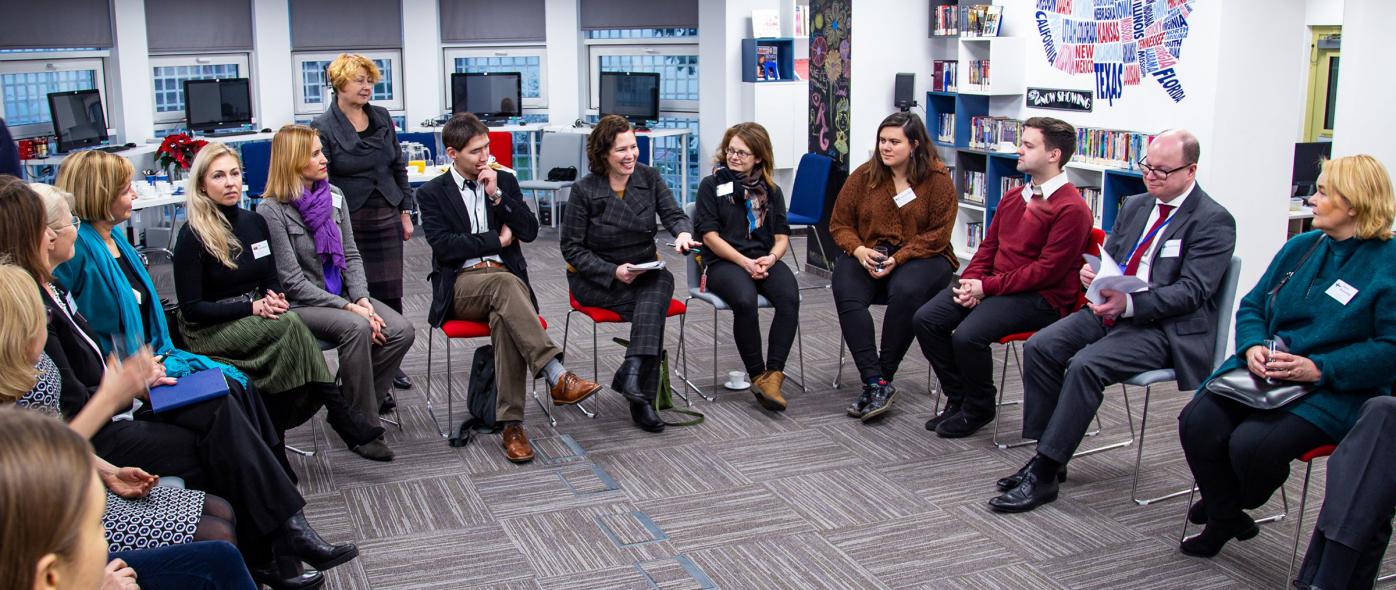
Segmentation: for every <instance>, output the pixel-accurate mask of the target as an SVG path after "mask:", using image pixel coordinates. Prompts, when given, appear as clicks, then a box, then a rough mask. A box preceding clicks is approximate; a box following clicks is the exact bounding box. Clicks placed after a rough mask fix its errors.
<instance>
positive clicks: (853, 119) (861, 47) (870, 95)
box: [848, 0, 942, 171]
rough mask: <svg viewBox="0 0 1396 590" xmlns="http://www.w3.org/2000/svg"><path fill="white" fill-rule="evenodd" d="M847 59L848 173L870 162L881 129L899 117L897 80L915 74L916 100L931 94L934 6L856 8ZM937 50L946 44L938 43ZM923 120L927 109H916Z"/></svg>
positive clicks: (861, 3)
mask: <svg viewBox="0 0 1396 590" xmlns="http://www.w3.org/2000/svg"><path fill="white" fill-rule="evenodd" d="M852 4H853V12H852V15H851V16H852V20H853V22H852V23H851V26H852V27H853V35H852V37H851V40H852V46H851V51H852V55H850V56H849V70H850V73H849V79H848V87H849V88H848V93H849V97H848V98H849V119H848V127H849V128H848V134H849V138H848V167H849V170H850V171H852V169H854V168H857V167H858V166H860V165H862V164H863V162H866V161H867V160H868V158H869V157H870V154H871V153H872V150H873V148H874V147H875V146H876V145H877V125H878V123H881V122H882V120H883V119H885V118H887V115H890V114H892V113H894V112H896V110H897V109H896V108H895V107H893V106H892V98H893V94H894V86H895V84H896V78H897V74H898V73H900V72H912V73H915V74H916V85H915V89H916V90H915V92H914V93H913V96H914V97H915V99H916V101H917V102H918V103H922V102H925V100H926V92H927V91H929V90H930V89H931V57H930V56H931V55H932V53H931V44H932V41H931V39H930V37H928V36H927V32H928V31H927V26H928V24H927V23H929V22H930V13H931V8H930V3H928V2H906V1H905V0H857V1H856V2H853V3H852ZM936 43H937V44H939V43H942V42H940V41H937V42H936ZM913 111H914V112H915V113H916V114H917V115H919V116H921V117H922V118H923V119H924V118H925V116H926V111H925V105H922V106H920V107H917V108H915V109H913Z"/></svg>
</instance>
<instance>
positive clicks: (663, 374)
mask: <svg viewBox="0 0 1396 590" xmlns="http://www.w3.org/2000/svg"><path fill="white" fill-rule="evenodd" d="M612 340H614V341H615V343H616V344H619V345H621V346H630V341H629V340H626V339H624V338H612ZM654 409H655V411H659V412H662V411H664V410H672V411H674V412H678V413H680V414H687V415H689V416H693V418H692V419H690V420H684V421H682V422H670V421H668V420H665V421H664V425H665V426H694V425H696V424H702V423H703V419H704V418H705V416H703V413H702V412H696V411H694V410H686V409H682V408H677V407H674V390H673V388H672V387H671V386H670V380H669V351H667V350H661V351H659V391H658V393H657V394H656V395H655V396H654ZM661 417H662V416H661Z"/></svg>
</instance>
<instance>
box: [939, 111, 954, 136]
mask: <svg viewBox="0 0 1396 590" xmlns="http://www.w3.org/2000/svg"><path fill="white" fill-rule="evenodd" d="M937 117H938V119H939V120H938V121H937V122H936V141H939V142H941V143H955V113H940V114H939V115H937Z"/></svg>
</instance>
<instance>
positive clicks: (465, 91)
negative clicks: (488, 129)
mask: <svg viewBox="0 0 1396 590" xmlns="http://www.w3.org/2000/svg"><path fill="white" fill-rule="evenodd" d="M457 113H474V114H475V116H476V117H479V118H480V120H481V121H485V122H491V123H501V122H504V121H507V120H508V119H509V117H521V116H523V74H520V73H518V72H478V73H477V72H465V73H460V72H457V73H453V74H451V114H453V115H454V114H457Z"/></svg>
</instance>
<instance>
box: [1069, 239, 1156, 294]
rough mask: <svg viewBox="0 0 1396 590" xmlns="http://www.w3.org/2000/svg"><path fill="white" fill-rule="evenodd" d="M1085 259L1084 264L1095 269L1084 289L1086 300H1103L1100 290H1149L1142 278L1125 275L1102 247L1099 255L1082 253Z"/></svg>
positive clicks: (1122, 291) (1130, 291) (1127, 291)
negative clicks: (1088, 284) (1086, 287)
mask: <svg viewBox="0 0 1396 590" xmlns="http://www.w3.org/2000/svg"><path fill="white" fill-rule="evenodd" d="M1081 257H1082V258H1085V259H1086V264H1089V265H1091V269H1092V270H1094V271H1095V279H1094V280H1092V281H1091V286H1090V288H1088V289H1086V300H1087V301H1090V302H1091V303H1094V304H1096V305H1100V304H1101V303H1104V302H1105V297H1104V296H1103V295H1101V294H1100V292H1101V291H1119V292H1121V293H1138V292H1140V291H1147V290H1149V284H1148V283H1146V282H1144V279H1141V278H1139V277H1136V276H1134V275H1126V274H1125V273H1124V271H1122V270H1120V265H1119V264H1118V263H1116V262H1115V259H1114V258H1111V257H1110V253H1108V252H1106V251H1105V250H1104V249H1102V250H1101V251H1100V257H1099V258H1097V257H1095V256H1091V255H1090V254H1082V255H1081Z"/></svg>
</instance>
